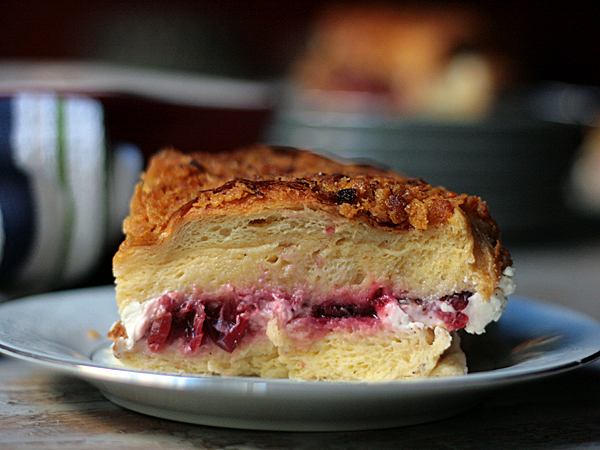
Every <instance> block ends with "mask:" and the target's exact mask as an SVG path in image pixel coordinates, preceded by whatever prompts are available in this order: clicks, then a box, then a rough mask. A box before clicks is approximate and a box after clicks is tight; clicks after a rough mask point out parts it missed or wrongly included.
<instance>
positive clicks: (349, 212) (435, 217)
mask: <svg viewBox="0 0 600 450" xmlns="http://www.w3.org/2000/svg"><path fill="white" fill-rule="evenodd" d="M295 205H296V206H299V205H303V206H310V207H314V208H322V209H329V210H331V211H336V212H337V213H338V214H339V215H341V216H345V217H347V218H351V219H355V220H363V221H367V222H369V223H370V224H372V225H373V226H378V227H384V228H386V229H388V230H390V231H395V232H404V231H408V230H412V229H419V230H424V229H427V228H430V227H435V226H437V225H440V224H442V223H445V222H447V221H448V220H449V219H450V218H451V217H452V215H453V213H454V211H455V208H460V209H462V210H463V211H464V212H465V213H466V214H467V216H468V217H469V218H470V220H471V222H472V223H473V224H474V225H475V228H476V229H477V230H479V231H478V232H479V233H480V234H481V235H482V238H483V239H485V240H486V241H487V242H488V243H489V245H490V247H491V248H494V249H495V250H494V251H495V255H496V257H497V258H498V260H499V261H500V266H501V269H504V268H505V267H507V266H509V265H510V264H511V261H510V256H509V254H508V252H507V251H506V250H505V249H504V247H502V245H501V244H500V242H499V237H500V235H499V231H498V227H497V226H496V223H495V222H494V221H493V219H492V218H491V217H490V214H489V211H488V208H487V205H486V204H485V202H483V201H482V200H481V199H480V198H478V197H472V196H468V195H465V194H462V195H458V194H456V193H454V192H451V191H448V190H446V189H444V188H441V187H433V186H431V185H429V184H427V183H426V182H424V181H422V180H417V179H411V178H406V177H404V176H401V175H399V174H396V173H393V172H388V171H384V170H379V169H376V168H374V167H370V166H361V165H346V164H341V163H337V162H334V161H332V160H330V159H327V158H324V157H321V156H318V155H315V154H313V153H310V152H306V151H300V150H295V149H288V148H285V149H284V148H273V147H267V146H256V147H253V148H248V149H240V150H237V151H234V152H230V153H221V154H208V153H194V154H189V155H188V154H182V153H179V152H176V151H174V150H165V151H162V152H160V153H158V154H157V155H155V156H154V157H153V158H152V160H151V162H150V164H149V167H148V170H147V172H146V173H145V174H144V175H143V177H142V182H141V183H139V184H138V186H137V187H136V191H135V194H134V196H133V199H132V202H131V215H130V217H129V218H127V219H126V221H125V224H124V231H125V233H126V236H127V238H126V240H125V242H124V243H123V244H122V245H123V247H128V246H133V245H150V244H153V243H156V242H158V241H159V240H160V239H161V236H164V235H165V234H168V233H169V227H171V226H174V225H175V224H176V223H178V222H179V221H181V220H183V219H184V218H190V217H198V216H210V215H213V214H222V213H224V212H238V213H243V212H244V211H250V210H251V209H252V208H265V207H267V208H278V207H294V206H295Z"/></svg>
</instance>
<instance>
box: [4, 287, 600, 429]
mask: <svg viewBox="0 0 600 450" xmlns="http://www.w3.org/2000/svg"><path fill="white" fill-rule="evenodd" d="M116 319H117V310H116V302H115V298H114V290H113V288H112V287H101V288H89V289H83V290H74V291H65V292H56V293H50V294H44V295H38V296H33V297H29V298H25V299H22V300H16V301H10V302H7V303H5V304H2V305H0V350H1V351H2V352H4V353H6V354H8V355H11V356H15V357H19V358H22V359H25V360H28V361H31V362H35V363H42V364H45V365H47V366H49V367H50V368H52V369H55V370H58V371H61V372H66V373H69V374H72V375H75V376H78V377H81V378H83V379H85V380H87V381H89V382H90V383H92V384H93V385H95V386H97V387H98V388H99V389H100V390H101V391H102V393H103V394H104V395H105V396H106V397H107V398H108V399H110V400H112V401H113V402H115V403H117V404H119V405H121V406H124V407H126V408H129V409H132V410H135V411H138V412H142V413H145V414H150V415H153V416H157V417H162V418H167V419H173V420H179V421H184V422H190V423H197V424H204V425H213V426H224V427H235V428H249V429H263V430H305V431H323V430H359V429H372V428H385V427H394V426H401V425H410V424H416V423H423V422H428V421H432V420H437V419H441V418H444V417H449V416H452V415H455V414H458V413H460V412H462V411H464V410H466V409H468V408H470V407H471V406H473V405H475V404H476V403H477V402H478V401H481V399H482V398H484V396H485V394H488V393H490V392H492V391H493V390H494V389H497V388H499V387H504V386H507V385H510V384H512V383H517V382H522V381H524V380H529V379H532V378H536V377H542V376H548V375H551V374H557V373H560V372H564V371H566V370H570V369H574V368H576V367H580V366H582V365H583V364H586V363H589V362H591V361H593V360H595V359H597V358H599V357H600V324H599V323H597V322H596V321H594V320H592V319H590V318H588V317H586V316H584V315H581V314H579V313H576V312H574V311H571V310H567V309H564V308H560V307H557V306H551V305H549V304H545V303H542V302H538V301H533V300H528V299H524V298H520V297H516V296H513V297H511V299H510V301H509V306H508V308H507V311H506V313H505V314H504V315H503V316H502V318H501V320H500V321H499V322H498V323H497V324H494V325H493V326H491V327H490V328H489V329H488V332H487V333H485V334H484V335H482V336H476V337H475V338H474V339H470V338H468V336H467V338H465V339H464V341H463V342H464V344H465V347H466V348H465V350H466V352H467V357H468V361H469V366H470V373H469V375H466V376H459V377H450V378H440V379H426V380H422V381H386V382H323V381H305V382H302V381H292V380H270V379H259V378H250V377H248V378H245V377H218V376H182V375H168V374H156V373H149V372H138V371H132V370H129V369H127V368H124V367H123V366H120V365H119V363H118V362H117V361H115V360H114V359H113V358H112V356H111V354H110V350H109V345H110V341H109V340H108V339H106V338H105V337H104V336H105V335H106V333H107V331H108V329H109V328H110V326H111V325H112V323H113V322H114V321H115V320H116Z"/></svg>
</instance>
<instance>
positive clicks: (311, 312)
mask: <svg viewBox="0 0 600 450" xmlns="http://www.w3.org/2000/svg"><path fill="white" fill-rule="evenodd" d="M124 231H125V233H126V239H125V241H124V242H123V243H122V245H121V247H120V248H119V251H118V252H117V254H116V255H115V257H114V274H115V277H116V292H117V303H118V307H119V312H120V315H121V320H120V321H119V322H118V323H116V324H115V325H114V327H113V329H112V330H111V333H110V335H111V337H112V338H113V339H114V340H115V343H114V352H115V355H116V356H117V357H118V358H119V359H120V360H121V361H122V362H123V363H124V364H126V365H129V366H133V367H137V368H142V369H149V370H157V371H167V372H188V373H202V374H222V375H250V376H261V377H279V378H286V377H287V378H294V379H327V380H365V379H404V378H419V377H427V376H444V375H454V374H464V373H466V370H467V369H466V361H465V356H464V354H463V352H462V351H461V350H460V346H459V338H458V336H457V330H460V329H463V328H464V329H465V330H466V332H468V333H475V334H478V333H482V332H483V331H484V328H485V326H486V325H487V324H488V323H489V322H491V321H495V320H497V319H498V318H499V317H500V315H501V313H502V311H503V309H504V306H505V302H506V296H507V295H508V294H510V293H511V292H512V291H513V283H512V280H511V276H512V269H511V260H510V256H509V254H508V252H507V251H506V250H505V249H504V247H502V245H501V244H500V242H499V232H498V229H497V226H496V224H495V222H494V221H493V220H492V219H491V218H490V216H489V213H488V209H487V206H486V204H485V203H484V202H482V201H481V200H480V199H479V198H477V197H471V196H467V195H458V194H455V193H453V192H450V191H447V190H445V189H443V188H438V187H432V186H430V185H428V184H426V183H425V182H423V181H420V180H415V179H407V178H405V177H402V176H400V175H398V174H395V173H391V172H384V171H381V170H378V169H375V168H372V167H367V166H357V165H343V164H339V163H336V162H334V161H331V160H328V159H325V158H323V157H320V156H317V155H315V154H312V153H309V152H304V151H299V150H293V149H279V148H270V147H255V148H250V149H243V150H239V151H236V152H233V153H223V154H204V153H196V154H191V155H185V154H181V153H178V152H176V151H173V150H166V151H163V152H161V153H159V154H157V155H156V156H155V157H154V158H153V159H152V161H151V162H150V164H149V167H148V169H147V171H146V173H145V174H143V176H142V182H141V183H140V184H138V186H137V188H136V191H135V194H134V196H133V199H132V202H131V214H130V216H129V217H128V218H127V219H126V220H125V223H124Z"/></svg>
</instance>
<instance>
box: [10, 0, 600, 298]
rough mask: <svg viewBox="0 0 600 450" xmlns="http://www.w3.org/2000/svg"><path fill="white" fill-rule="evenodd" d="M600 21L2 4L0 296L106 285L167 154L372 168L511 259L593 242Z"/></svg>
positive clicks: (285, 6) (563, 12) (508, 9)
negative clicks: (303, 151)
mask: <svg viewBox="0 0 600 450" xmlns="http://www.w3.org/2000/svg"><path fill="white" fill-rule="evenodd" d="M596 9H597V8H596V7H595V5H594V4H593V2H572V3H570V4H568V5H565V4H559V3H556V4H554V3H548V4H544V5H543V7H540V6H539V4H536V3H531V4H529V3H527V2H517V1H500V2H498V1H482V2H478V3H477V5H476V6H474V5H473V4H472V3H471V2H452V3H450V2H411V3H408V2H401V1H395V2H394V1H391V2H387V3H385V4H384V3H377V4H375V3H372V2H370V3H369V6H364V5H362V4H360V3H359V2H344V3H343V4H342V3H341V2H326V1H323V0H304V1H294V0H290V1H275V0H254V1H245V0H238V1H233V0H222V1H204V0H196V1H186V0H179V1H177V0H148V1H133V0H121V1H111V0H97V1H75V0H63V1H54V0H49V1H41V0H23V1H20V2H2V5H1V6H0V17H2V27H0V164H2V166H1V167H0V183H1V185H0V211H1V213H2V214H1V215H0V217H1V219H2V220H0V229H2V230H3V231H2V234H0V249H1V250H2V251H0V263H1V264H0V289H1V291H2V292H3V293H4V295H5V296H16V295H22V294H24V293H31V292H36V291H41V290H48V289H57V288H64V287H73V286H81V285H90V284H93V285H95V284H105V283H112V277H111V271H110V258H111V257H112V254H113V253H114V251H115V250H116V246H117V245H118V243H119V241H120V239H121V238H122V236H121V235H120V223H121V221H122V219H123V217H124V215H125V214H126V213H127V205H128V202H129V197H130V195H131V192H132V189H133V184H134V183H135V182H136V181H137V179H138V176H139V171H140V170H141V169H142V167H143V165H144V163H145V161H146V160H147V158H148V157H149V156H150V155H151V154H152V153H154V152H156V151H157V150H159V149H161V148H163V147H165V146H174V147H176V148H179V149H181V150H183V151H194V150H203V151H221V150H230V149H233V148H237V147H240V146H244V145H250V144H253V143H256V142H268V143H273V144H278V145H294V146H299V147H303V148H310V149H313V150H315V151H320V152H323V153H326V154H330V155H333V156H336V157H343V158H358V159H361V160H362V159H367V160H369V161H373V162H375V163H378V164H382V165H387V166H392V167H393V168H395V169H397V170H401V171H403V172H406V173H408V174H409V175H411V176H417V177H421V178H425V179H426V180H427V181H429V182H431V183H432V184H441V185H444V186H446V187H448V188H450V189H452V190H456V191H458V192H467V193H469V194H474V195H480V196H481V197H482V198H484V199H485V200H487V201H488V204H489V206H490V208H491V210H492V214H493V215H494V216H495V217H496V219H497V220H498V222H499V224H500V227H501V229H503V231H504V236H505V239H506V241H507V243H509V244H513V245H515V246H518V247H519V248H520V247H526V246H531V245H540V243H541V242H543V243H546V244H547V243H548V242H554V243H556V242H564V241H565V240H573V239H579V240H582V239H583V240H586V239H595V238H597V237H598V236H599V235H600V231H599V229H600V227H599V226H598V218H599V217H600V156H599V155H600V138H598V131H597V126H598V124H600V121H599V120H598V117H599V116H598V110H599V105H600V102H599V99H600V97H599V95H598V88H599V86H600V77H599V74H600V70H599V63H600V46H599V45H598V42H599V38H600V36H599V29H598V19H599V18H600V17H599V16H598V13H597V11H596ZM82 130H83V131H82ZM82 186H87V188H86V189H83V188H82ZM549 239H550V241H549Z"/></svg>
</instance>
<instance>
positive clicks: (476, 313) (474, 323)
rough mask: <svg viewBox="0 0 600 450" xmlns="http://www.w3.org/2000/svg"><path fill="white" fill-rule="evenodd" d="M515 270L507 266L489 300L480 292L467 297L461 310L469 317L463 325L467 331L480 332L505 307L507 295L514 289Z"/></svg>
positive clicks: (493, 320)
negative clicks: (465, 305) (466, 302)
mask: <svg viewBox="0 0 600 450" xmlns="http://www.w3.org/2000/svg"><path fill="white" fill-rule="evenodd" d="M514 274H515V270H514V269H513V268H512V267H507V268H506V269H504V272H503V273H502V277H501V278H500V282H499V283H498V286H496V289H494V293H493V294H492V296H491V297H490V300H489V301H485V300H484V299H483V297H482V296H481V294H479V293H477V292H476V293H475V294H473V295H472V296H471V297H469V303H468V305H467V307H466V308H465V309H464V310H463V311H462V312H463V313H464V314H466V315H467V316H468V317H469V322H468V323H467V326H466V327H465V331H466V332H467V333H473V334H481V333H483V332H484V331H485V327H486V325H487V324H489V323H490V322H496V321H497V320H498V319H499V318H500V316H501V315H502V313H503V312H504V308H505V307H506V302H507V298H506V297H507V296H508V295H510V294H512V293H513V292H514V291H515V282H514V280H513V279H512V277H513V276H514Z"/></svg>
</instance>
